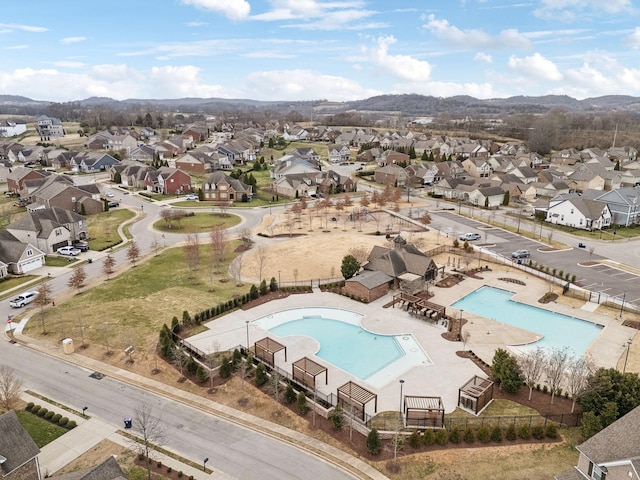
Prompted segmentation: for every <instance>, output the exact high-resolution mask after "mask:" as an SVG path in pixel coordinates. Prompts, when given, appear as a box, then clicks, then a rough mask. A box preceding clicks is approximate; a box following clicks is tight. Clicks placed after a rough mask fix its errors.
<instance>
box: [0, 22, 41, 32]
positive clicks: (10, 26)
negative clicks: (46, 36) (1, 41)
mask: <svg viewBox="0 0 640 480" xmlns="http://www.w3.org/2000/svg"><path fill="white" fill-rule="evenodd" d="M0 28H1V29H3V31H4V32H3V33H10V32H12V31H14V30H22V31H23V32H34V33H40V32H46V31H48V30H49V29H48V28H45V27H34V26H33V25H21V24H18V23H0Z"/></svg>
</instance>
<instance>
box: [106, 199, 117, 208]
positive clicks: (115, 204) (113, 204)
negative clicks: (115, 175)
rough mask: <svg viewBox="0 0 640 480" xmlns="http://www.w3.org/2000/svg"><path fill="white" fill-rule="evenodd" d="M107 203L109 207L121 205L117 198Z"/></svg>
mask: <svg viewBox="0 0 640 480" xmlns="http://www.w3.org/2000/svg"><path fill="white" fill-rule="evenodd" d="M107 205H109V208H113V207H119V206H120V202H116V201H115V200H112V201H110V202H109V203H107Z"/></svg>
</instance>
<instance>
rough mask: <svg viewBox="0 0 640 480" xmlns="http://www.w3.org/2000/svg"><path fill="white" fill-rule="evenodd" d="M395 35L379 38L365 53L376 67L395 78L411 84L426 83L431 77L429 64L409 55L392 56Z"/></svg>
mask: <svg viewBox="0 0 640 480" xmlns="http://www.w3.org/2000/svg"><path fill="white" fill-rule="evenodd" d="M396 42H397V40H396V39H395V37H393V35H388V36H384V37H378V38H377V39H376V45H375V46H374V47H372V48H365V49H364V53H365V55H366V56H367V58H368V60H369V62H371V63H372V64H374V65H375V66H376V67H378V68H381V69H383V70H386V71H387V72H389V73H391V74H392V75H394V76H395V77H398V78H401V79H403V80H408V81H411V82H424V81H427V80H429V77H430V76H431V65H430V64H429V62H425V61H423V60H418V59H416V58H413V57H410V56H408V55H390V54H389V47H390V46H391V45H393V44H394V43H396Z"/></svg>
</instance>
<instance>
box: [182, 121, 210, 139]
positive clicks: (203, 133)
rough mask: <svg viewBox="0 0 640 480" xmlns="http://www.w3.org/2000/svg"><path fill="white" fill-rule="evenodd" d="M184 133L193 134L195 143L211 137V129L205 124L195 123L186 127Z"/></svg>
mask: <svg viewBox="0 0 640 480" xmlns="http://www.w3.org/2000/svg"><path fill="white" fill-rule="evenodd" d="M182 134H183V135H189V136H191V138H193V143H200V142H204V141H205V140H207V139H208V138H209V129H208V128H207V127H206V125H204V124H196V123H193V124H191V125H189V126H187V127H185V128H184V129H183V130H182Z"/></svg>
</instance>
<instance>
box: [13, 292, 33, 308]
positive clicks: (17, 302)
mask: <svg viewBox="0 0 640 480" xmlns="http://www.w3.org/2000/svg"><path fill="white" fill-rule="evenodd" d="M37 296H38V292H24V293H22V294H20V295H18V296H17V297H16V298H14V299H13V300H10V301H9V305H10V306H11V307H13V308H20V307H24V306H25V305H26V304H27V303H31V302H33V301H34V300H35V298H36V297H37Z"/></svg>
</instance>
